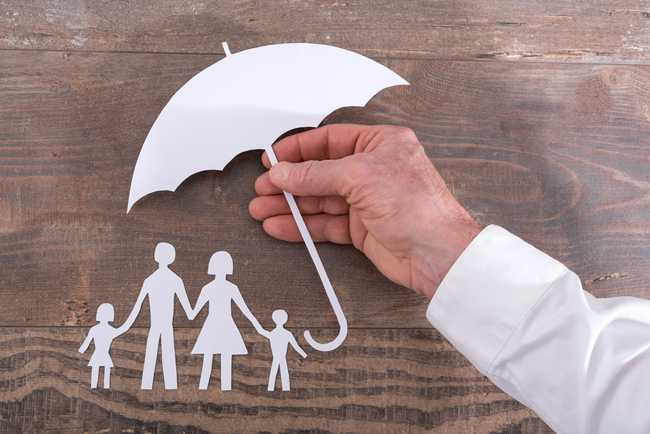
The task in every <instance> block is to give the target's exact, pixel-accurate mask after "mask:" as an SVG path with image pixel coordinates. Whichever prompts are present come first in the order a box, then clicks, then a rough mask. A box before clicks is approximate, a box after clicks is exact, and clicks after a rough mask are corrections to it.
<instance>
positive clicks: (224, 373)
mask: <svg viewBox="0 0 650 434" xmlns="http://www.w3.org/2000/svg"><path fill="white" fill-rule="evenodd" d="M221 390H223V391H224V392H225V391H228V390H232V354H222V355H221Z"/></svg>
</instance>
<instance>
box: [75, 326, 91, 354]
mask: <svg viewBox="0 0 650 434" xmlns="http://www.w3.org/2000/svg"><path fill="white" fill-rule="evenodd" d="M93 337H94V333H93V329H90V331H89V332H88V335H87V336H86V339H84V341H83V343H82V344H81V346H80V347H79V352H80V353H85V352H86V350H87V349H88V346H89V345H90V342H91V341H92V340H93Z"/></svg>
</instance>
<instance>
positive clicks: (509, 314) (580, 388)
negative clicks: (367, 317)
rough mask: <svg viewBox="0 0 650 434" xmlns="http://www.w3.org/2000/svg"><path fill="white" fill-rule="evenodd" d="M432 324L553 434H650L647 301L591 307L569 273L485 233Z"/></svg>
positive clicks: (494, 232) (451, 278)
mask: <svg viewBox="0 0 650 434" xmlns="http://www.w3.org/2000/svg"><path fill="white" fill-rule="evenodd" d="M427 318H428V320H429V321H430V322H431V324H432V325H433V326H434V327H436V328H437V329H438V330H439V331H440V333H442V334H443V335H444V336H445V337H446V338H447V339H448V340H449V341H450V342H451V343H452V345H454V347H456V349H458V351H460V352H461V353H463V354H464V355H465V356H466V357H467V358H468V359H469V361H470V362H472V364H473V365H474V366H475V367H476V368H477V369H478V370H479V371H481V372H482V373H483V374H484V375H486V376H487V377H488V378H489V379H490V380H491V381H493V382H494V383H495V384H496V385H497V386H498V387H499V388H501V389H502V390H503V391H504V392H506V393H508V394H509V395H511V396H512V397H513V398H515V399H517V400H518V401H520V402H521V403H522V404H524V405H526V406H528V407H530V408H531V409H532V410H534V411H535V412H536V413H537V414H538V415H539V416H540V417H541V418H542V419H543V420H544V421H545V422H546V423H547V424H548V425H549V426H550V427H551V428H552V429H554V430H555V431H556V432H558V433H562V434H612V433H621V434H623V433H625V434H633V433H650V301H648V300H643V299H638V298H632V297H616V298H606V299H605V298H603V299H598V298H595V297H594V296H592V295H591V294H589V293H587V292H585V291H583V289H582V285H581V283H580V279H579V278H578V276H576V275H575V274H574V273H573V272H572V271H571V270H569V269H568V268H566V267H565V266H564V265H562V264H561V263H559V262H557V261H556V260H554V259H553V258H551V257H549V256H548V255H546V254H544V253H542V252H541V251H539V250H537V249H535V248H534V247H533V246H531V245H530V244H528V243H526V242H524V241H523V240H521V239H520V238H517V237H516V236H514V235H512V234H511V233H509V232H508V231H506V230H505V229H503V228H500V227H498V226H489V227H487V228H485V229H484V230H483V231H482V232H481V233H480V234H479V235H478V236H477V237H476V238H475V239H474V241H472V243H471V244H470V245H469V247H468V248H467V249H466V250H465V252H463V254H462V255H461V256H460V258H459V259H458V260H457V261H456V263H455V264H454V266H453V267H452V268H451V270H450V271H449V273H448V274H447V276H446V277H445V279H444V280H443V282H442V283H441V285H440V287H439V288H438V291H437V292H436V294H435V295H434V297H433V299H432V300H431V303H430V305H429V308H428V310H427Z"/></svg>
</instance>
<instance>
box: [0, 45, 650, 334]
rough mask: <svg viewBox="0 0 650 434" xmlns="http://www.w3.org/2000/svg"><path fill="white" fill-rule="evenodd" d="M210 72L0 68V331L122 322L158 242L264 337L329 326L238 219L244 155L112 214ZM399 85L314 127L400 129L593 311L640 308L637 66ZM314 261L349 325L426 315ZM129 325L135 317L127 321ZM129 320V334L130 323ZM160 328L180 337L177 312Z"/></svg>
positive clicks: (399, 297) (37, 63)
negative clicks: (279, 325)
mask: <svg viewBox="0 0 650 434" xmlns="http://www.w3.org/2000/svg"><path fill="white" fill-rule="evenodd" d="M213 60H214V59H213V58H211V56H196V55H191V56H188V55H165V56H161V55H151V54H149V55H135V54H93V53H76V54H75V53H53V52H5V53H4V54H3V56H2V61H3V62H4V66H3V68H1V69H0V70H1V71H2V72H1V73H0V74H1V75H0V95H2V100H3V104H2V105H0V196H1V197H2V200H1V201H0V219H1V220H0V268H1V269H2V272H1V273H0V288H1V289H2V291H3V296H4V297H3V303H1V304H0V323H1V324H4V325H32V326H34V325H47V326H51V325H79V324H81V325H88V324H91V323H92V322H93V318H94V311H95V309H96V307H97V306H98V305H99V304H100V303H102V302H107V301H109V302H112V303H114V304H115V306H116V315H117V318H119V319H121V318H124V317H125V316H126V314H127V312H128V310H129V309H130V306H131V305H132V303H133V301H134V300H135V298H136V296H137V293H138V290H139V288H140V285H141V283H142V281H143V279H144V278H145V277H146V275H147V274H148V273H149V272H151V271H152V270H153V267H154V263H153V261H152V252H153V248H154V246H155V243H156V242H158V241H160V240H167V241H170V242H172V243H173V244H174V245H175V246H176V247H177V250H178V254H177V261H176V263H175V269H176V270H177V271H178V272H179V274H180V275H181V276H182V277H183V279H184V280H185V284H186V286H187V288H188V293H189V295H190V298H191V299H192V300H195V299H196V297H197V296H198V291H199V289H200V288H201V287H202V286H203V285H204V284H206V283H207V281H208V276H207V274H206V267H207V263H208V259H209V257H210V255H211V253H212V252H214V251H216V250H221V249H225V250H228V251H230V252H231V253H232V254H233V256H234V258H235V264H236V265H235V275H234V281H235V282H236V283H237V284H238V285H239V286H240V288H241V290H242V293H243V294H244V297H245V298H246V299H247V300H248V303H249V305H250V306H251V309H252V310H253V312H255V313H256V315H258V316H259V318H260V319H261V320H262V322H263V323H265V324H267V325H270V314H271V312H272V310H273V309H275V308H278V307H283V308H285V309H287V310H288V312H289V314H290V317H291V318H292V320H293V321H295V323H294V324H296V326H299V327H303V328H305V327H317V326H321V327H335V326H336V322H335V319H334V316H333V314H332V313H331V312H330V310H329V306H328V303H327V300H326V297H325V295H324V294H323V291H322V290H321V289H320V285H319V281H318V278H317V275H316V273H315V272H314V270H313V269H312V266H311V264H310V262H309V259H308V257H307V255H306V253H305V251H304V249H303V247H302V246H300V245H290V244H284V243H281V242H278V241H274V240H271V239H269V238H268V237H267V236H265V235H264V233H263V232H262V230H261V228H260V226H259V225H258V224H257V223H256V222H254V221H252V220H251V219H250V218H249V217H248V214H247V203H248V201H249V199H250V198H251V197H252V196H253V194H254V193H253V181H254V179H255V176H256V175H257V174H259V173H261V171H262V168H261V166H260V165H259V162H258V155H257V154H256V153H248V154H245V155H243V156H241V157H240V158H238V159H237V161H236V162H235V163H233V164H231V165H230V166H228V167H227V168H226V170H225V171H224V172H223V173H216V172H215V173H205V174H200V175H197V176H195V177H193V178H191V180H189V181H188V182H186V183H185V184H184V185H183V186H182V187H181V188H180V189H179V191H178V192H176V193H159V194H155V195H152V196H151V197H149V198H146V199H144V200H143V201H142V202H141V203H139V204H138V205H137V206H136V208H135V209H134V210H133V211H132V212H131V213H130V214H129V215H125V206H126V199H127V196H128V189H129V184H130V175H131V171H132V168H133V166H134V164H135V161H136V158H137V154H138V152H139V149H140V146H141V143H142V142H143V140H144V137H145V135H146V133H147V131H148V128H149V127H150V125H151V123H152V122H153V120H154V119H155V117H156V115H157V114H158V112H159V111H160V110H161V109H162V107H163V106H164V103H165V101H166V100H167V99H168V98H169V96H171V95H172V94H173V92H174V91H175V89H177V88H178V87H179V86H180V85H181V84H182V83H183V82H184V81H186V80H187V79H188V78H189V77H191V76H192V75H193V74H194V73H196V72H197V71H199V70H200V69H201V68H203V67H205V66H206V65H208V64H209V63H211V62H212V61H213ZM389 66H391V67H393V68H394V69H395V70H397V71H398V72H400V73H401V74H403V75H404V76H405V77H406V78H407V79H408V80H410V81H411V83H412V86H411V87H408V88H407V87H403V88H394V89H390V90H387V91H385V92H384V93H382V94H381V95H379V96H378V97H377V98H376V99H374V100H373V101H372V102H371V103H370V105H369V106H368V107H367V108H365V109H361V108H355V109H343V110H340V111H338V112H335V113H334V114H333V115H332V116H331V117H330V118H329V119H328V121H330V122H334V121H352V122H354V121H359V122H369V123H382V122H386V123H394V124H401V125H407V126H411V127H413V128H414V129H415V130H416V132H417V133H418V135H419V137H420V139H421V140H422V142H423V143H424V144H425V146H426V149H427V152H428V153H429V155H430V156H431V158H432V159H433V161H434V162H435V164H436V165H437V166H438V167H439V169H440V170H441V172H442V174H443V176H444V177H445V179H446V180H447V182H448V184H449V185H450V187H451V189H452V190H453V191H454V192H455V194H456V195H457V196H458V197H459V198H460V200H461V201H462V202H463V203H464V204H465V205H466V206H467V207H468V208H469V209H470V210H471V212H472V213H473V214H474V215H476V216H477V218H478V219H479V220H480V221H481V222H483V223H485V224H487V223H497V224H501V225H504V226H506V227H508V228H510V229H512V230H513V231H514V232H515V233H517V234H520V235H522V236H523V237H524V238H525V239H527V240H530V241H532V242H533V243H534V244H535V245H537V246H538V247H539V248H541V249H543V250H544V251H547V252H549V253H550V254H552V255H553V256H555V257H557V258H558V259H559V260H561V261H563V262H565V263H567V264H568V265H569V266H571V267H572V268H573V269H574V270H575V271H576V272H578V274H579V275H580V276H581V277H582V278H583V279H584V280H585V284H586V286H587V287H588V288H589V289H590V290H592V291H593V292H594V293H595V294H597V295H600V296H611V295H621V294H626V295H635V296H645V297H648V296H650V292H648V291H649V290H648V289H647V282H648V281H650V219H649V218H648V217H649V216H650V200H649V198H650V175H649V172H648V170H647V168H648V164H649V163H650V153H649V152H648V148H649V143H650V139H649V137H650V134H649V133H650V131H649V129H650V128H649V127H650V123H649V122H650V121H649V119H650V115H648V113H649V110H650V109H649V108H648V104H650V103H649V102H648V101H650V94H649V93H650V89H649V87H648V86H647V84H646V83H648V82H650V69H649V68H648V67H642V66H590V65H579V64H574V65H558V64H548V65H530V64H512V63H480V62H478V63H470V62H447V61H444V62H440V61H412V60H394V61H391V62H389ZM320 250H321V252H322V254H323V258H324V262H325V264H326V265H327V267H328V269H329V270H330V274H331V277H332V279H333V282H334V285H335V287H336V288H337V290H338V291H339V293H340V298H341V301H342V305H343V307H344V309H345V311H346V313H347V315H348V317H349V320H350V325H351V326H352V327H428V326H429V325H428V323H427V322H426V320H425V319H424V311H425V309H426V301H425V300H424V299H422V298H420V297H419V296H416V295H414V294H412V293H411V292H410V291H408V290H406V289H403V288H399V287H397V286H395V285H392V284H390V283H389V282H388V281H387V280H386V279H384V278H383V277H382V276H381V275H380V274H379V273H377V272H376V271H375V270H374V269H373V267H372V266H371V265H370V263H369V262H368V261H367V260H366V259H365V258H363V257H362V256H361V255H360V254H359V253H358V252H356V251H355V250H354V249H353V248H349V247H340V246H332V245H322V246H321V247H320ZM145 316H146V315H143V317H145ZM143 321H144V322H142V323H140V324H141V325H143V324H145V323H146V320H143ZM177 324H178V325H182V326H186V325H188V322H187V321H186V320H185V319H184V315H182V314H181V313H180V312H178V315H177Z"/></svg>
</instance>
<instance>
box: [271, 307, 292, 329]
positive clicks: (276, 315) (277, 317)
mask: <svg viewBox="0 0 650 434" xmlns="http://www.w3.org/2000/svg"><path fill="white" fill-rule="evenodd" d="M271 318H273V322H274V323H275V325H276V326H283V325H285V324H286V323H287V319H289V316H288V315H287V311H286V310H284V309H278V310H274V311H273V313H272V314H271Z"/></svg>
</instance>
